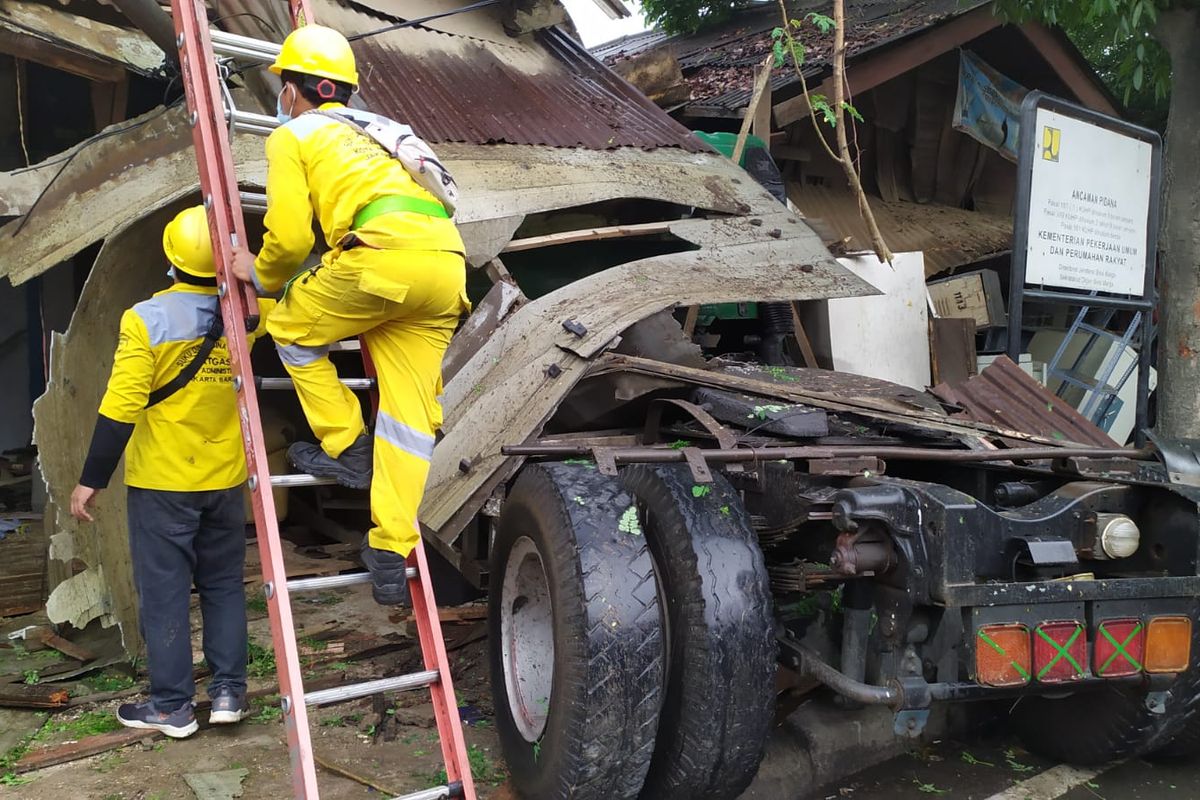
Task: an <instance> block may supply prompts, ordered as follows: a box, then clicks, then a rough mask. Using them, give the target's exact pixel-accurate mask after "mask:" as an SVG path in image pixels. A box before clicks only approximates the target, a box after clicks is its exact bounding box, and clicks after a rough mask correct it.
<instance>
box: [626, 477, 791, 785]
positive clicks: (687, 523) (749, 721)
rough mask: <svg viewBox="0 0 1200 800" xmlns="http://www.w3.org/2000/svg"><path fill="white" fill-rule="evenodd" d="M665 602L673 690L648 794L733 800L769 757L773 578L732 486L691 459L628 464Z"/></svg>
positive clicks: (670, 689)
mask: <svg viewBox="0 0 1200 800" xmlns="http://www.w3.org/2000/svg"><path fill="white" fill-rule="evenodd" d="M621 479H622V481H623V483H624V484H625V487H626V488H627V489H628V490H629V492H630V493H632V494H633V496H634V497H635V498H636V499H637V502H638V508H639V510H640V511H641V515H642V519H643V526H642V527H643V529H644V530H645V532H646V538H647V540H648V541H649V544H650V550H651V552H652V553H653V554H654V557H655V565H656V567H657V569H658V574H659V582H660V584H661V586H662V588H663V593H664V594H665V599H666V603H667V609H668V614H667V619H668V623H667V628H666V629H667V633H668V643H667V645H668V650H669V657H668V665H669V667H668V669H669V672H668V676H667V692H666V698H665V701H664V704H663V711H662V719H661V721H660V722H659V732H658V744H657V745H656V747H655V751H654V761H653V762H652V764H651V767H650V774H649V776H648V777H647V779H646V786H645V788H644V789H643V790H642V795H641V796H642V797H643V798H644V800H733V798H736V797H737V796H739V795H740V794H741V793H742V791H743V790H744V789H745V788H746V787H747V786H749V785H750V782H751V781H752V780H753V779H754V775H755V773H756V772H757V771H758V765H759V762H760V761H762V756H763V750H764V748H765V746H766V740H767V734H768V732H769V729H770V725H771V720H772V719H773V716H774V704H775V671H776V660H777V652H778V649H777V646H776V644H775V622H774V617H773V615H772V612H771V592H770V582H769V579H768V577H767V570H766V566H765V565H764V563H763V556H762V552H761V551H760V550H759V547H758V541H757V538H756V536H755V534H754V531H753V529H752V528H751V526H750V519H749V517H748V516H747V514H746V511H745V509H744V508H743V506H742V502H741V498H740V497H738V494H737V492H736V491H734V489H733V487H732V486H730V485H729V483H728V481H726V480H725V479H724V478H722V477H720V476H719V475H718V476H715V479H714V481H713V482H712V483H711V484H704V485H702V486H699V485H697V484H696V483H695V481H694V480H693V479H692V474H691V470H690V469H688V468H687V467H686V466H684V465H674V464H673V465H663V466H643V465H639V466H632V467H629V468H627V469H624V470H622V472H621Z"/></svg>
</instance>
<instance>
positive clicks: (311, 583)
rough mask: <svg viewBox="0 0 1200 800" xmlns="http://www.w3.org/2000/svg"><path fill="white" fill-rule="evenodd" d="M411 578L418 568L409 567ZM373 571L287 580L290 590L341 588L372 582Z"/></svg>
mask: <svg viewBox="0 0 1200 800" xmlns="http://www.w3.org/2000/svg"><path fill="white" fill-rule="evenodd" d="M406 575H407V577H408V579H409V580H412V579H413V578H415V577H417V570H416V569H415V568H413V567H409V568H408V571H407V573H406ZM370 582H371V573H369V572H351V573H350V574H348V575H326V576H325V577H322V578H296V579H295V580H290V581H288V582H287V587H288V591H289V592H312V591H320V590H321V589H341V588H342V587H343V586H357V585H358V584H360V583H370Z"/></svg>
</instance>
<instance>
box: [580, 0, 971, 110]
mask: <svg viewBox="0 0 1200 800" xmlns="http://www.w3.org/2000/svg"><path fill="white" fill-rule="evenodd" d="M982 4H983V3H982V2H980V0H967V1H966V2H960V0H857V1H856V0H850V2H847V3H846V19H847V25H846V47H847V53H848V55H849V57H850V58H853V57H855V56H857V55H861V54H863V53H865V52H867V51H868V50H871V49H872V48H875V47H878V46H880V45H884V44H889V43H891V42H894V41H896V40H898V39H902V38H904V37H905V36H908V35H909V34H912V33H914V32H916V31H920V30H924V29H926V28H929V27H932V26H933V25H936V24H937V23H939V22H942V21H944V20H946V19H949V18H950V17H954V16H957V15H959V14H963V13H966V12H967V11H970V10H972V9H974V8H976V7H977V6H980V5H982ZM790 6H791V8H790V9H789V13H790V14H791V15H792V17H793V18H797V19H799V18H803V17H804V16H805V14H806V13H807V12H809V11H820V12H822V13H829V9H830V4H829V3H828V2H826V0H818V1H817V2H811V1H809V2H800V3H792V4H790ZM779 23H780V15H779V9H778V6H776V5H775V4H770V5H769V6H767V7H763V6H757V5H756V6H754V7H752V8H749V9H746V10H745V11H743V12H741V13H740V14H738V15H737V16H736V17H735V18H734V19H733V20H732V21H730V22H727V23H725V24H724V25H721V26H718V27H717V28H716V29H713V30H709V31H703V32H701V33H697V34H693V35H691V36H666V35H665V34H663V33H661V32H658V31H652V32H648V33H647V34H637V35H634V36H630V37H625V38H624V39H618V40H617V41H615V42H609V43H607V44H604V45H600V46H598V47H596V48H593V49H592V53H593V54H594V55H596V56H597V57H598V58H601V59H603V60H604V61H605V63H608V64H612V63H615V62H616V61H619V60H620V59H623V58H628V57H630V56H634V55H637V54H638V53H642V52H645V51H647V50H651V49H654V48H658V47H670V48H671V49H672V50H673V51H674V52H675V55H676V56H677V57H678V59H679V66H680V68H681V69H682V70H683V74H684V79H685V80H686V81H687V83H688V84H689V85H690V86H691V87H692V101H691V103H690V104H689V106H688V110H689V111H691V110H696V111H699V110H701V109H723V110H725V111H727V112H732V111H736V110H737V109H739V108H742V107H744V106H745V105H746V104H747V103H748V102H749V100H750V95H751V92H752V91H753V84H754V70H755V68H757V67H758V66H759V65H760V64H762V62H763V59H764V58H766V56H767V54H768V53H770V52H771V48H772V40H771V31H772V30H773V29H774V28H775V27H777V26H778V25H779ZM810 30H811V31H812V33H811V35H808V34H806V35H804V36H802V41H803V43H804V45H805V48H806V53H805V64H804V67H805V69H804V72H805V77H806V78H810V77H813V76H815V75H819V74H821V73H822V72H824V71H825V70H826V69H827V68H828V66H829V58H830V56H831V54H832V44H833V42H832V37H831V36H825V37H822V36H821V35H820V34H818V33H816V29H815V28H810ZM798 83H799V81H798V79H797V78H796V75H795V72H794V70H792V69H791V68H790V67H787V68H781V69H778V70H776V71H775V76H774V77H773V78H772V84H771V86H772V90H773V91H779V90H781V89H784V88H786V87H790V86H792V85H794V84H798Z"/></svg>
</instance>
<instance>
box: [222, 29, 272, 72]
mask: <svg viewBox="0 0 1200 800" xmlns="http://www.w3.org/2000/svg"><path fill="white" fill-rule="evenodd" d="M209 37H210V38H211V39H212V45H213V52H214V53H216V54H217V55H219V56H231V57H233V58H240V59H244V60H247V61H259V62H261V63H263V64H270V63H271V62H273V61H274V60H275V57H276V56H278V55H279V45H277V44H275V43H274V42H267V41H263V40H262V39H253V38H251V37H249V36H238V35H237V34H236V33H228V32H226V31H219V30H216V29H214V30H211V31H209Z"/></svg>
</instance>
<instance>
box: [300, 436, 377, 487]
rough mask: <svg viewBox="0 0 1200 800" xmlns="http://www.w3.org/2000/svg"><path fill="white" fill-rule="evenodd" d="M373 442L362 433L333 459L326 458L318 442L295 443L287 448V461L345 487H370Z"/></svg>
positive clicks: (304, 470)
mask: <svg viewBox="0 0 1200 800" xmlns="http://www.w3.org/2000/svg"><path fill="white" fill-rule="evenodd" d="M374 445H375V443H374V441H373V440H372V439H371V436H370V435H369V434H366V433H364V434H363V435H362V436H359V437H358V438H357V439H355V440H354V444H352V445H350V446H349V447H347V448H346V449H345V451H343V452H342V454H341V455H340V456H338V457H337V458H330V457H329V455H328V454H327V453H326V452H325V451H324V450H322V449H321V445H319V444H312V443H311V442H296V443H295V444H293V445H292V446H291V447H289V448H288V452H287V456H288V461H289V462H291V464H292V466H293V467H295V468H296V469H298V470H300V471H301V472H305V473H308V474H309V475H313V476H316V477H318V478H333V479H334V480H336V481H337V482H338V483H340V484H341V485H342V486H345V487H347V488H349V489H370V488H371V476H372V473H373V466H374V464H373V458H374V451H375V446H374Z"/></svg>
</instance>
